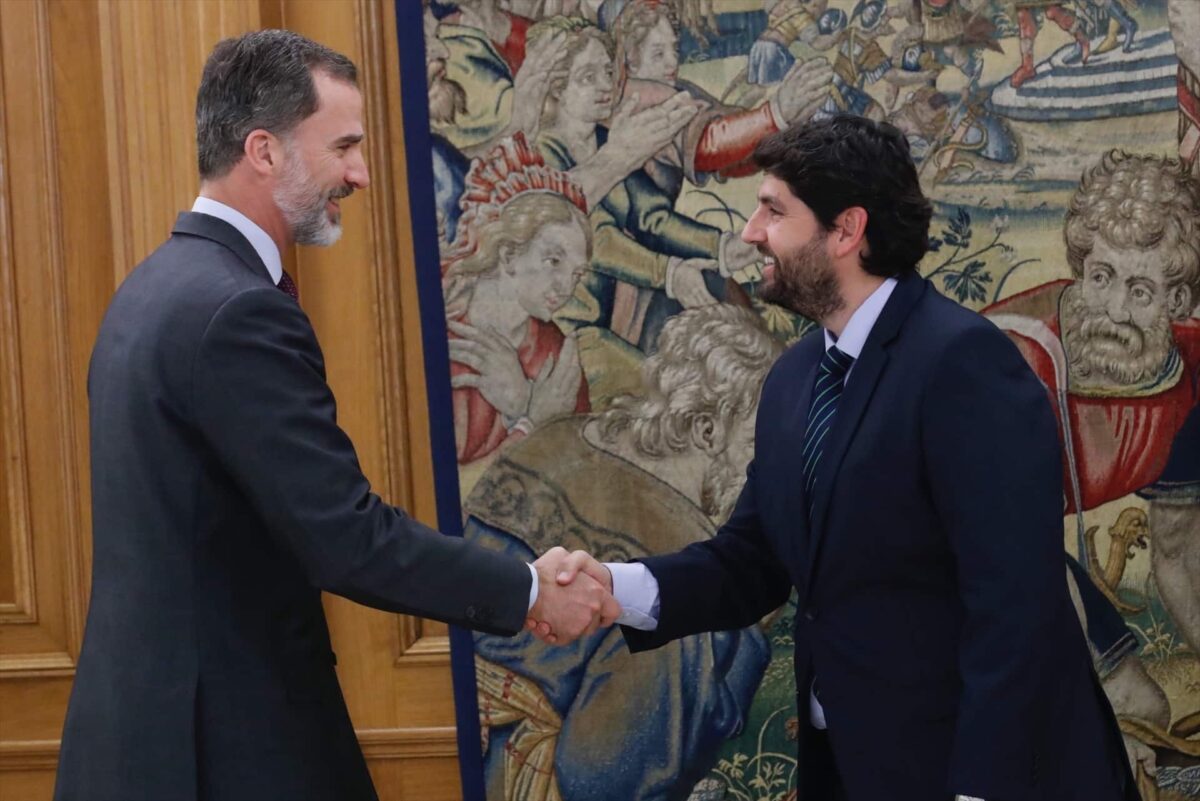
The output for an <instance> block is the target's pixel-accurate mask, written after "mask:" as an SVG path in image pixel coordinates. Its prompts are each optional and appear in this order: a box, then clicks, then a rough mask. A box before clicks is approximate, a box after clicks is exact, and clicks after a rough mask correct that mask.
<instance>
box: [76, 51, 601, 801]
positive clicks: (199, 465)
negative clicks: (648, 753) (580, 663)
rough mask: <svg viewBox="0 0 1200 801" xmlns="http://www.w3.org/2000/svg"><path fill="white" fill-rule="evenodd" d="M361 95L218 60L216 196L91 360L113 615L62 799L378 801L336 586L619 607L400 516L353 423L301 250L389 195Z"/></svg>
mask: <svg viewBox="0 0 1200 801" xmlns="http://www.w3.org/2000/svg"><path fill="white" fill-rule="evenodd" d="M356 77H357V76H356V70H355V67H354V64H353V63H351V62H350V61H349V59H347V58H346V57H345V56H342V55H340V54H338V53H335V52H333V51H331V50H329V49H328V48H325V47H322V46H321V45H319V44H316V43H315V42H312V41H309V40H308V39H305V38H304V37H302V36H299V35H297V34H294V33H289V32H286V31H260V32H256V33H250V34H246V35H244V36H241V37H238V38H236V39H228V40H225V41H223V42H221V43H219V44H218V45H217V46H216V48H215V49H214V50H213V53H212V55H211V56H210V57H209V60H208V63H207V64H206V65H205V68H204V74H203V77H202V79H201V84H200V91H199V93H198V95H197V100H196V141H197V146H198V155H199V169H200V176H201V183H200V197H199V198H198V199H197V200H196V202H195V205H194V206H193V207H192V211H191V212H187V213H184V214H181V215H180V216H179V219H178V221H177V222H176V225H175V229H174V231H173V232H172V236H171V238H170V239H169V240H168V241H167V242H166V243H165V244H163V245H162V246H161V247H160V248H159V249H158V250H156V251H155V252H154V253H153V254H151V255H150V256H149V258H147V259H146V260H145V261H144V262H143V263H142V264H141V265H139V266H138V267H137V269H135V270H134V271H133V272H132V273H131V274H130V276H129V278H128V279H127V280H126V281H125V282H124V284H122V286H121V288H120V289H119V290H118V291H117V293H116V295H115V297H114V298H113V301H112V304H111V305H110V307H109V309H108V312H107V314H106V315H105V318H104V321H103V323H102V324H101V328H100V332H99V335H98V337H97V340H96V345H95V349H94V350H93V353H92V361H91V368H90V372H89V377H88V395H89V398H90V401H91V404H90V414H91V453H92V478H93V485H92V501H93V513H92V518H93V544H94V572H93V578H92V598H91V606H90V609H89V612H88V621H87V629H86V632H85V635H84V642H83V649H82V653H81V654H80V657H79V668H78V672H77V674H76V677H75V685H74V688H73V691H72V696H71V702H70V705H69V708H68V710H67V720H66V725H65V729H64V732H63V745H62V756H61V759H60V762H59V769H58V783H57V787H56V788H55V796H56V798H60V799H71V800H72V801H78V800H79V799H123V800H125V799H154V800H155V801H167V800H168V799H195V798H253V799H256V800H257V799H281V800H282V799H300V798H305V799H316V798H320V799H374V798H375V791H374V788H373V787H372V784H371V778H370V776H369V775H368V773H367V768H366V763H365V762H364V760H363V757H362V753H361V751H360V750H359V747H358V744H357V742H356V739H355V736H354V730H353V727H352V726H351V723H350V718H349V715H348V714H347V711H346V706H345V702H344V700H343V698H342V694H341V689H340V688H339V686H338V681H337V677H336V675H335V673H334V669H333V666H334V664H335V658H334V655H333V652H332V651H331V650H330V641H329V630H328V628H327V626H326V622H325V615H324V612H323V611H322V607H321V590H326V591H329V592H334V593H337V594H339V595H343V596H345V597H347V598H350V599H352V600H355V601H358V602H360V603H364V604H368V605H370V606H374V607H377V608H380V609H386V610H390V611H395V612H403V613H406V614H414V615H421V616H424V617H431V618H435V619H439V620H444V621H447V622H449V623H454V624H456V625H461V626H466V627H469V628H474V629H479V630H482V631H488V632H492V633H496V634H507V635H511V634H513V633H515V632H517V631H518V630H520V628H521V626H522V624H523V622H524V621H525V618H526V615H527V614H537V615H541V614H547V615H549V616H551V617H554V618H556V619H557V620H558V621H559V623H560V624H561V625H563V626H564V629H563V638H564V639H571V638H573V637H576V636H579V635H581V634H585V633H591V632H592V631H594V630H595V628H596V626H597V625H598V624H599V623H600V622H602V621H605V620H610V619H612V618H614V617H615V616H616V614H617V612H618V611H619V610H617V609H616V608H615V605H614V603H613V602H612V599H611V597H609V596H608V594H607V593H606V592H605V591H604V590H602V589H601V587H600V586H599V585H598V584H596V583H595V582H592V583H591V584H590V585H584V586H583V587H582V588H581V590H580V591H579V592H575V593H572V594H570V595H563V594H561V592H560V591H559V590H560V588H558V587H556V585H555V582H554V579H553V575H552V573H550V572H548V571H547V568H546V566H545V565H541V564H539V565H526V564H525V563H524V562H522V561H521V560H519V559H514V558H512V557H507V556H502V555H500V554H496V553H494V552H491V551H488V550H486V549H484V548H480V547H478V546H474V545H471V544H468V543H466V542H464V541H463V540H461V539H457V538H452V537H442V536H441V535H439V534H438V533H437V532H435V531H432V530H430V529H427V528H425V527H424V526H422V525H420V524H419V523H417V522H416V521H414V520H412V519H410V518H409V517H408V516H407V515H406V514H405V513H404V512H403V511H402V510H400V509H397V508H395V507H392V506H388V505H387V504H385V503H384V502H383V501H382V500H381V499H380V498H379V497H378V496H376V495H375V494H374V493H372V492H371V490H370V486H369V484H368V482H367V479H366V477H364V476H363V474H362V472H361V470H360V468H359V465H358V459H357V457H356V456H355V452H354V447H353V445H352V444H351V443H350V441H349V439H348V438H347V437H346V435H345V434H344V433H343V432H342V430H341V429H340V428H339V427H338V425H337V422H336V419H335V413H334V399H333V395H332V393H331V392H330V389H329V386H328V385H327V384H326V382H325V369H324V362H323V359H322V355H321V350H320V347H319V345H318V344H317V340H316V336H315V334H314V332H313V329H312V326H311V325H310V323H309V321H308V318H307V317H306V316H305V314H304V312H303V311H302V310H301V308H300V305H299V302H298V301H299V298H298V292H297V289H296V285H295V283H294V282H293V281H292V279H291V278H290V277H289V276H288V274H287V273H286V272H284V271H283V269H282V265H281V259H280V253H281V252H282V251H284V250H286V249H287V248H290V247H292V246H293V245H296V244H322V245H324V244H330V243H332V242H334V241H335V240H336V239H337V238H338V235H339V233H340V224H339V223H340V208H339V202H340V201H341V199H343V198H345V197H347V196H348V195H350V194H351V193H352V192H354V191H355V190H357V189H364V188H366V186H367V184H368V181H369V178H368V174H367V167H366V164H365V162H364V160H363V153H362V139H363V123H362V96H361V95H360V93H359V90H358V87H357V85H356ZM564 553H565V552H564ZM535 578H536V580H535ZM551 607H553V608H551Z"/></svg>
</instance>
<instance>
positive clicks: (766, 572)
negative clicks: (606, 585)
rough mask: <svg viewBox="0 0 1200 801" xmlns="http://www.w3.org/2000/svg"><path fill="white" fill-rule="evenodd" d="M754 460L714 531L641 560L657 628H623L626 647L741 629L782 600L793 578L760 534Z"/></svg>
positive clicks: (641, 647)
mask: <svg viewBox="0 0 1200 801" xmlns="http://www.w3.org/2000/svg"><path fill="white" fill-rule="evenodd" d="M756 485H757V481H756V479H755V468H754V462H751V463H750V467H749V468H748V469H747V470H746V483H745V485H744V486H743V487H742V493H741V495H740V496H738V501H737V505H736V506H735V507H734V509H733V514H731V515H730V516H729V521H728V522H726V523H725V525H724V526H722V527H721V530H720V531H718V532H717V535H716V536H715V537H713V538H712V539H710V540H706V541H704V542H696V543H693V544H691V545H689V546H688V547H686V548H684V549H683V550H681V551H678V552H676V553H674V554H670V555H668V556H651V557H648V558H646V559H640V560H638V561H640V562H642V563H643V564H645V565H646V567H648V568H649V569H650V572H651V573H653V574H654V578H655V580H657V581H658V590H659V596H658V597H659V612H658V628H656V629H655V630H654V631H639V630H637V629H633V628H629V627H622V631H623V632H624V634H625V642H626V643H627V644H628V645H629V650H631V651H635V652H636V651H645V650H648V649H650V648H657V647H659V646H660V645H664V644H665V643H667V642H670V641H671V640H674V639H677V638H679V637H686V636H687V635H689V634H698V633H700V632H704V631H727V630H732V629H740V628H745V627H746V626H749V625H751V624H753V623H756V622H757V621H759V620H761V619H762V618H763V617H764V616H765V615H766V614H767V613H768V612H770V611H772V610H774V609H777V608H778V607H779V606H781V605H782V604H783V603H784V601H786V600H787V597H788V593H789V592H791V589H792V583H791V579H790V578H789V577H788V574H787V571H786V570H784V568H783V564H782V561H781V560H780V559H779V557H778V556H777V555H776V554H775V551H774V550H773V549H772V548H771V546H770V544H769V543H768V542H767V540H766V537H765V536H764V535H763V531H762V527H761V525H760V523H759V517H758V503H757V499H756V497H755V496H756Z"/></svg>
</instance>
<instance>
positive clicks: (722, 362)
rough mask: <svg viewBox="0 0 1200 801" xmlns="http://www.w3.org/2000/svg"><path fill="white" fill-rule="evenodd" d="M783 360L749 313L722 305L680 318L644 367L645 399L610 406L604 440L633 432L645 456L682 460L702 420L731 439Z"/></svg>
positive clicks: (633, 398)
mask: <svg viewBox="0 0 1200 801" xmlns="http://www.w3.org/2000/svg"><path fill="white" fill-rule="evenodd" d="M782 352H783V345H782V344H781V343H780V342H779V341H778V340H777V339H775V338H774V337H773V336H771V334H770V333H769V332H768V331H767V329H766V327H765V326H764V325H763V323H762V321H761V320H760V319H759V317H758V316H757V315H756V314H754V313H753V312H751V311H750V310H748V309H743V308H740V307H738V306H731V305H729V304H726V303H718V304H715V305H712V306H704V307H701V308H697V309H689V310H687V311H683V312H681V313H679V314H677V315H675V316H674V317H672V318H671V319H670V320H668V321H667V323H666V324H665V325H664V326H663V330H662V333H661V334H659V337H658V350H657V351H655V353H654V354H653V355H652V356H650V357H649V358H647V359H646V361H645V362H644V363H643V365H642V392H643V395H641V396H640V397H638V396H629V395H627V396H624V397H621V398H617V399H616V400H615V401H613V405H612V408H611V409H609V410H608V411H607V412H605V413H604V415H603V416H602V417H601V418H600V434H601V436H602V437H603V438H604V439H605V440H608V441H611V440H612V439H614V438H615V437H616V436H617V435H618V434H620V433H621V432H623V431H626V430H628V431H630V432H632V434H633V444H634V447H636V448H637V450H638V452H639V453H641V454H643V455H645V456H650V457H662V456H666V455H667V454H668V453H680V452H682V451H684V450H686V449H687V448H688V447H689V446H690V445H691V442H692V439H691V431H692V423H693V422H694V421H695V420H696V419H697V417H699V416H700V415H708V416H709V417H711V419H712V420H713V421H714V422H715V423H716V424H717V425H718V426H719V427H720V428H721V429H723V430H724V431H728V429H729V427H730V426H731V424H732V423H734V422H735V421H736V420H738V419H740V418H744V417H747V416H749V415H751V414H753V413H754V410H755V409H756V408H758V396H759V392H760V391H761V390H762V384H763V381H764V380H765V379H766V377H767V372H768V371H769V370H770V369H771V365H772V364H774V363H775V360H776V359H777V358H779V354H780V353H782Z"/></svg>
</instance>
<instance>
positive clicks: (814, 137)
mask: <svg viewBox="0 0 1200 801" xmlns="http://www.w3.org/2000/svg"><path fill="white" fill-rule="evenodd" d="M754 163H755V164H757V165H758V167H759V169H761V170H763V171H765V172H766V173H767V174H768V175H772V176H774V177H776V178H778V179H779V180H781V181H783V182H785V183H786V184H787V185H788V187H789V188H791V190H792V194H794V195H795V196H796V197H797V198H799V199H800V200H801V201H802V202H803V203H804V204H805V205H806V206H808V207H809V208H810V209H812V211H813V214H814V215H816V218H817V221H818V222H819V223H820V224H821V227H822V228H824V229H825V230H826V231H829V230H831V229H832V228H833V222H834V220H835V219H837V216H838V215H839V214H841V213H842V212H843V211H845V210H846V209H849V208H853V207H855V206H859V207H861V208H863V209H865V210H866V212H867V230H866V238H867V252H865V253H864V254H863V256H862V262H863V268H864V269H865V270H866V271H867V272H869V273H871V274H872V275H878V276H883V277H888V276H894V275H899V274H901V273H905V272H909V271H915V270H916V269H917V264H918V263H920V261H921V258H922V257H923V256H924V255H925V251H926V250H928V248H929V218H930V217H931V216H932V214H933V209H932V207H931V206H930V204H929V200H928V199H927V198H926V197H925V195H924V193H922V192H921V182H920V180H919V179H918V178H917V168H916V166H915V165H914V164H913V160H912V154H911V153H909V149H908V140H907V139H905V138H904V134H902V133H900V131H899V130H898V129H897V128H895V127H894V126H892V125H888V124H887V123H879V122H872V121H871V120H868V119H866V118H865V117H854V116H850V115H841V116H836V117H832V118H830V119H826V120H821V121H820V122H809V123H805V124H797V125H792V126H791V127H789V128H787V129H785V130H783V131H779V132H778V133H775V134H772V135H770V136H768V137H766V138H765V139H763V140H762V141H761V142H759V143H758V147H756V148H755V149H754Z"/></svg>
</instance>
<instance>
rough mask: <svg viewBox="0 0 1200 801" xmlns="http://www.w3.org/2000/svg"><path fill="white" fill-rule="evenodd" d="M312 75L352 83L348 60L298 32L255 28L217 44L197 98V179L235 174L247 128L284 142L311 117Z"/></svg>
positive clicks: (314, 100)
mask: <svg viewBox="0 0 1200 801" xmlns="http://www.w3.org/2000/svg"><path fill="white" fill-rule="evenodd" d="M316 70H320V71H322V72H324V73H326V74H327V75H329V76H330V77H331V78H336V79H337V80H340V81H345V82H346V83H349V84H354V85H355V86H357V85H358V70H357V68H356V67H355V66H354V62H353V61H351V60H350V59H348V58H346V57H345V56H343V55H342V54H341V53H338V52H336V51H334V50H331V49H329V48H328V47H325V46H324V45H321V44H317V43H316V42H314V41H312V40H311V39H307V38H305V37H303V36H301V35H300V34H298V33H293V32H291V31H281V30H265V31H254V32H252V33H247V34H243V35H242V36H237V37H233V38H230V39H224V40H222V41H220V42H218V43H217V46H216V47H214V48H213V51H212V54H211V55H209V57H208V61H207V62H206V63H205V65H204V73H203V75H202V76H201V78H200V90H199V91H198V92H197V93H196V155H197V162H198V165H199V168H200V178H201V179H203V180H207V179H212V178H220V177H221V176H223V175H225V174H226V173H228V172H229V171H230V170H231V169H233V167H234V165H236V164H237V163H238V162H239V161H241V159H242V153H243V149H244V147H245V143H246V137H247V136H249V135H250V132H251V131H254V130H257V129H259V128H261V129H263V130H266V131H270V132H271V133H273V134H275V135H276V136H279V137H284V136H287V135H288V134H289V133H291V132H292V130H294V129H295V127H296V126H297V125H298V124H300V122H301V121H302V120H304V119H305V118H306V117H308V116H310V115H311V114H313V113H314V112H315V111H316V110H317V89H316V85H315V84H314V83H313V75H312V74H313V72H314V71H316Z"/></svg>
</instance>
